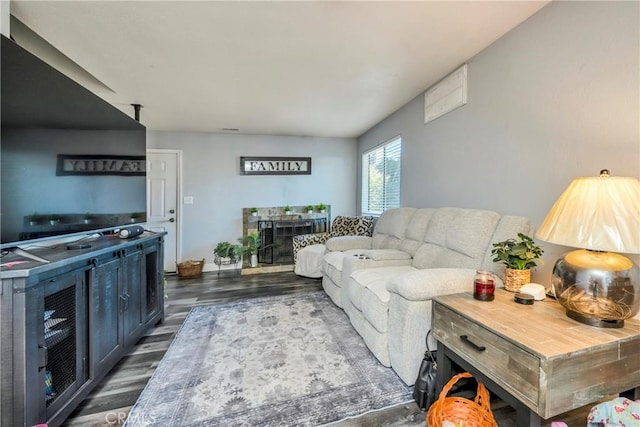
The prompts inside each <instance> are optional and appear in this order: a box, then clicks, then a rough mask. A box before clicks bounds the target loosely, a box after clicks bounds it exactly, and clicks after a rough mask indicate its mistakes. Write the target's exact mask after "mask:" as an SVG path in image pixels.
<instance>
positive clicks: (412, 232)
mask: <svg viewBox="0 0 640 427" xmlns="http://www.w3.org/2000/svg"><path fill="white" fill-rule="evenodd" d="M434 212H435V209H433V208H423V209H416V211H415V212H414V213H413V216H412V217H411V220H410V221H409V224H408V225H407V230H406V232H405V237H404V239H403V240H402V242H400V250H402V251H404V252H407V253H409V254H411V256H413V255H415V253H416V251H417V250H418V248H419V247H420V245H422V244H423V243H424V236H425V234H426V232H427V226H428V225H429V221H430V220H431V217H432V216H433V213H434Z"/></svg>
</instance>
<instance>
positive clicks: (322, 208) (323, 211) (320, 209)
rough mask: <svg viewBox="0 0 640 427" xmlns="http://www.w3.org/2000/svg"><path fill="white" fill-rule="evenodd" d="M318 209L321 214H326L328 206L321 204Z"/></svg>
mask: <svg viewBox="0 0 640 427" xmlns="http://www.w3.org/2000/svg"><path fill="white" fill-rule="evenodd" d="M316 209H318V210H319V211H320V213H325V212H326V210H327V205H325V204H324V203H320V204H319V205H318V206H316Z"/></svg>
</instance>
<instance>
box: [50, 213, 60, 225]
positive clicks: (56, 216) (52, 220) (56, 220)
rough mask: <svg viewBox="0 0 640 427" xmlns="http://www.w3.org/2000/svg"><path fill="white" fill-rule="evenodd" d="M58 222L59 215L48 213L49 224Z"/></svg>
mask: <svg viewBox="0 0 640 427" xmlns="http://www.w3.org/2000/svg"><path fill="white" fill-rule="evenodd" d="M59 222H60V215H49V224H51V225H56V224H58V223H59Z"/></svg>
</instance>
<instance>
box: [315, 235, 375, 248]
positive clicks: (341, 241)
mask: <svg viewBox="0 0 640 427" xmlns="http://www.w3.org/2000/svg"><path fill="white" fill-rule="evenodd" d="M326 245H327V249H328V250H329V251H332V252H333V251H348V250H349V249H369V248H370V247H371V237H369V236H338V237H332V238H330V239H329V240H327V243H326Z"/></svg>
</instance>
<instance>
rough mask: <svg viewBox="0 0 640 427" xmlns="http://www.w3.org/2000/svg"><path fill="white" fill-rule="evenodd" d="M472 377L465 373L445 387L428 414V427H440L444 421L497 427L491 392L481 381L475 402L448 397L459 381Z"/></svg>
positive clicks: (457, 376)
mask: <svg viewBox="0 0 640 427" xmlns="http://www.w3.org/2000/svg"><path fill="white" fill-rule="evenodd" d="M470 377H472V375H471V374H470V373H469V372H463V373H461V374H458V375H456V376H454V377H453V378H451V380H450V381H449V382H448V383H447V385H445V386H444V388H443V389H442V391H441V392H440V396H438V400H436V401H435V402H434V403H433V405H431V407H430V408H429V412H427V427H440V426H442V423H443V422H444V421H449V422H450V423H452V424H454V425H464V426H465V427H467V426H468V427H497V425H498V424H497V423H496V420H495V418H493V412H491V405H490V403H491V402H490V398H489V392H488V391H487V389H486V388H485V386H484V384H482V383H481V382H480V381H478V390H477V394H476V397H475V398H474V399H473V400H469V399H465V398H464V397H455V396H450V397H447V393H449V390H451V387H453V386H454V385H455V384H456V383H457V382H458V380H459V379H461V378H470Z"/></svg>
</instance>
